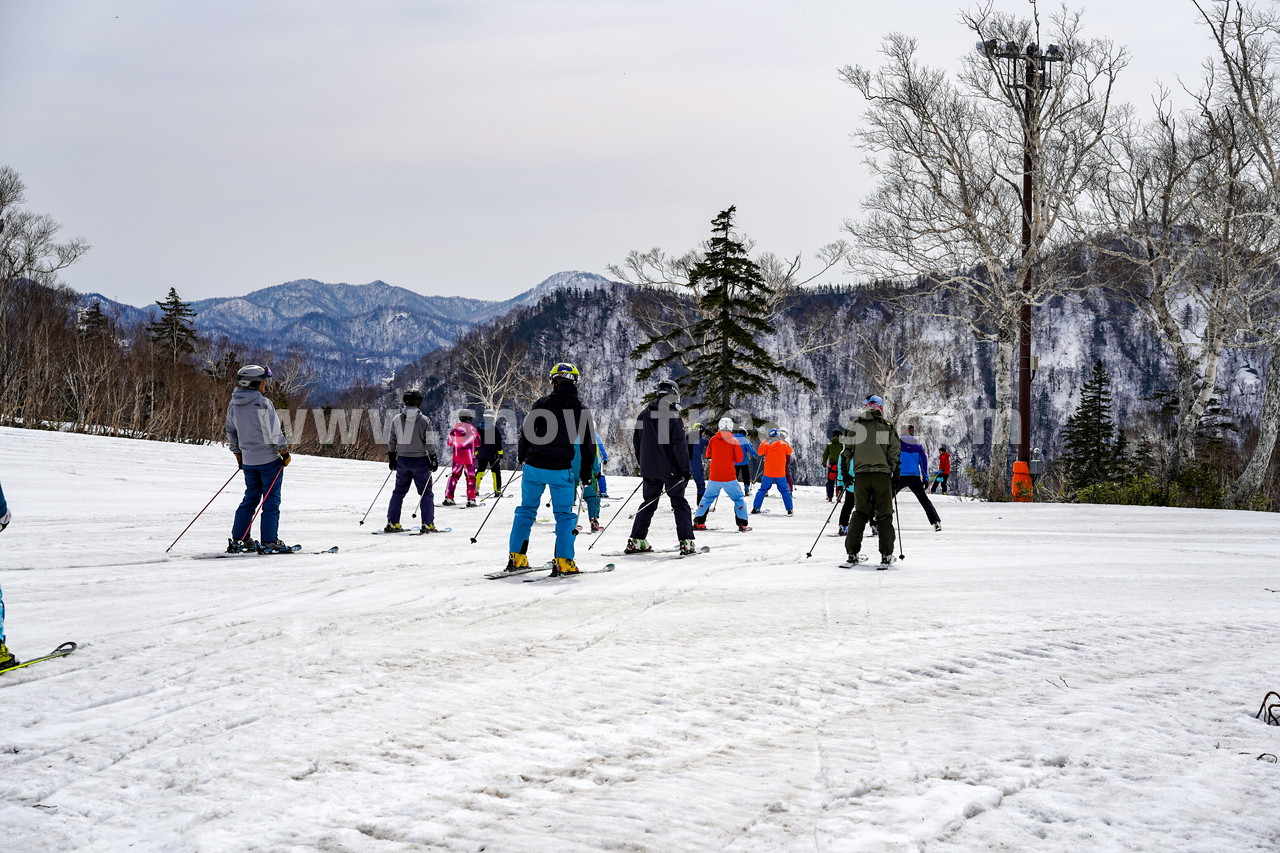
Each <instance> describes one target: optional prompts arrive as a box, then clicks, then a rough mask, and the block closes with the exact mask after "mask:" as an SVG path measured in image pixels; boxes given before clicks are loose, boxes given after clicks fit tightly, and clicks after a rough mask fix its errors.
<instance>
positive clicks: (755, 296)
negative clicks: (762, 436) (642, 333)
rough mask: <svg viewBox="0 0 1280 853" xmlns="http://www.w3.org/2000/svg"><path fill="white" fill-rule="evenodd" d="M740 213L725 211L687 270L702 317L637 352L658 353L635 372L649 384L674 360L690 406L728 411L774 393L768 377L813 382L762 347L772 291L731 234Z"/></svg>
mask: <svg viewBox="0 0 1280 853" xmlns="http://www.w3.org/2000/svg"><path fill="white" fill-rule="evenodd" d="M736 211H737V208H735V207H730V208H729V209H728V210H722V211H721V212H720V213H719V214H718V215H717V216H716V218H715V219H713V220H712V222H711V230H712V236H711V239H710V240H708V241H707V243H706V253H705V255H704V256H703V257H702V258H701V259H700V260H699V261H698V262H697V263H695V264H694V265H693V266H692V267H691V268H690V271H689V287H690V289H692V290H693V292H694V295H695V298H696V299H697V302H698V308H699V311H700V313H701V315H702V319H700V320H698V321H697V322H695V323H693V324H692V325H691V326H689V327H687V328H683V327H682V328H679V329H675V330H672V331H670V332H667V333H666V334H661V335H655V336H654V337H652V338H650V339H649V340H648V341H646V342H644V343H643V344H641V345H640V346H638V347H636V348H635V350H633V351H632V353H631V357H632V358H633V359H639V358H642V357H644V356H649V355H652V354H654V351H655V349H656V350H658V352H659V353H661V352H662V351H663V350H665V349H668V348H669V350H670V351H669V352H668V354H666V355H658V356H657V358H656V359H655V360H654V361H653V362H651V363H650V364H649V365H648V366H647V367H645V368H644V369H643V370H641V371H640V373H639V379H640V381H642V382H644V381H647V380H649V379H652V378H653V377H654V375H655V374H656V373H657V372H658V371H659V370H660V369H661V368H662V367H663V366H664V365H667V364H669V363H672V362H675V363H677V364H680V365H682V366H683V367H684V368H685V369H686V370H688V372H689V376H688V378H686V379H683V380H682V382H684V383H685V388H686V394H687V395H688V396H689V397H690V398H692V402H691V403H690V405H692V406H694V407H709V408H711V409H712V410H714V411H716V412H727V411H729V410H731V409H733V408H734V403H735V401H737V400H741V399H743V398H747V397H756V396H760V395H762V394H765V393H772V394H776V393H778V386H777V385H776V384H774V381H773V379H772V378H771V377H774V376H779V377H783V378H786V379H790V380H792V381H795V382H799V383H801V384H803V385H805V386H806V387H808V388H816V387H817V386H816V385H815V384H814V383H813V381H812V380H811V379H809V378H808V377H807V376H804V375H803V374H801V373H798V372H796V371H794V370H791V369H790V368H787V367H784V366H782V365H781V364H779V363H778V362H777V360H776V359H774V357H773V356H772V355H770V353H769V351H768V350H766V349H765V348H764V347H763V346H761V345H760V338H762V337H764V336H765V335H770V334H773V333H774V331H775V330H774V328H773V326H772V325H771V324H770V323H769V321H768V320H767V319H766V315H767V313H768V301H769V297H770V296H771V295H772V294H773V290H772V288H770V286H769V284H768V282H766V281H765V278H764V275H763V274H762V272H761V270H760V267H759V266H757V264H756V263H755V261H753V260H751V258H750V257H749V256H748V255H747V246H746V245H745V243H744V242H743V240H741V239H739V238H738V237H737V236H736V235H734V233H733V216H734V213H735V212H736Z"/></svg>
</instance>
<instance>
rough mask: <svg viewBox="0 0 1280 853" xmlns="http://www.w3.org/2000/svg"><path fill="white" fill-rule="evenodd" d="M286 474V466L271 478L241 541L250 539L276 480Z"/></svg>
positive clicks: (281, 467)
mask: <svg viewBox="0 0 1280 853" xmlns="http://www.w3.org/2000/svg"><path fill="white" fill-rule="evenodd" d="M283 473H284V466H283V465H281V466H280V470H278V471H276V475H275V476H274V477H272V478H271V485H270V486H267V490H266V491H265V492H263V493H262V500H260V501H259V502H258V508H257V509H255V510H254V511H253V518H251V519H249V526H248V527H246V528H245V529H244V533H242V534H241V535H240V538H241V539H247V538H249V531H250V530H253V522H254V521H256V520H257V518H258V513H260V512H262V508H263V507H264V506H266V505H267V498H269V497H271V490H272V489H274V488H275V487H276V480H279V479H280V475H281V474H283Z"/></svg>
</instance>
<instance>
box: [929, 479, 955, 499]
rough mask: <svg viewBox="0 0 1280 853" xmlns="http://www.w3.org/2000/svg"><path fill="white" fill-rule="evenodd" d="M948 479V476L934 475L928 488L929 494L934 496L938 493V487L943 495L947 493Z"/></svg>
mask: <svg viewBox="0 0 1280 853" xmlns="http://www.w3.org/2000/svg"><path fill="white" fill-rule="evenodd" d="M950 479H951V475H950V474H934V475H933V485H932V486H930V487H929V494H931V495H936V494H937V493H938V487H939V486H941V487H942V493H943V494H944V495H945V494H946V493H947V480H950Z"/></svg>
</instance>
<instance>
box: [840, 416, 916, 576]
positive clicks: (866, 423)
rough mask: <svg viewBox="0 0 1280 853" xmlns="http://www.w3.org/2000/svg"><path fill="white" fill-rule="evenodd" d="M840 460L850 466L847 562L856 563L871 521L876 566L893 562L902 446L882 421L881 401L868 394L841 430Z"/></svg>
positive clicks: (846, 541)
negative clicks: (877, 536)
mask: <svg viewBox="0 0 1280 853" xmlns="http://www.w3.org/2000/svg"><path fill="white" fill-rule="evenodd" d="M844 444H845V449H844V453H843V456H844V457H845V459H846V460H848V461H849V462H850V463H852V464H851V467H852V469H853V472H854V480H853V517H852V518H851V519H850V521H851V523H850V525H849V534H848V536H846V537H845V543H844V544H845V552H846V553H847V554H848V555H849V560H848V562H847V563H844V564H843V565H846V566H852V565H856V564H857V562H858V551H859V550H860V549H861V548H862V533H863V531H864V530H865V529H866V526H867V523H868V522H870V521H872V520H873V519H874V520H875V522H876V525H877V527H878V528H879V531H880V566H879V568H882V569H884V568H888V566H889V564H890V563H892V562H893V543H894V529H893V494H894V491H895V489H894V479H895V478H896V477H897V474H898V458H899V456H900V455H901V453H902V443H901V441H900V440H899V439H898V431H897V430H896V429H894V427H893V424H891V423H889V422H888V421H886V420H885V419H884V401H883V400H881V399H880V398H879V397H877V396H876V395H874V394H872V395H871V396H870V397H868V398H867V402H866V407H865V408H864V409H863V410H862V414H860V415H859V416H858V418H857V419H856V420H855V421H854V422H853V424H852V426H851V427H850V428H849V429H847V430H845V435H844Z"/></svg>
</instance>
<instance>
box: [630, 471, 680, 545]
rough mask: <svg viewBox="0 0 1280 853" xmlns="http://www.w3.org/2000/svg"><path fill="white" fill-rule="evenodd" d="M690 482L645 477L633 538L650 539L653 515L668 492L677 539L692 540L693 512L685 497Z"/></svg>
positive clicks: (632, 529)
mask: <svg viewBox="0 0 1280 853" xmlns="http://www.w3.org/2000/svg"><path fill="white" fill-rule="evenodd" d="M688 482H689V481H688V480H685V479H681V478H672V479H670V480H655V479H653V478H652V477H645V478H644V481H643V483H642V484H641V486H640V495H641V497H642V498H643V500H641V502H640V510H639V511H638V512H637V513H636V518H635V521H633V522H632V523H631V538H632V539H647V538H648V536H649V524H650V523H651V522H652V521H653V514H654V513H655V512H657V510H658V500H659V498H661V497H662V493H663V492H666V493H667V497H668V498H670V499H671V512H672V513H674V514H675V517H676V538H678V539H692V538H693V510H691V509H690V508H689V501H688V500H686V499H685V496H684V489H685V486H686V485H687V484H688Z"/></svg>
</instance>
